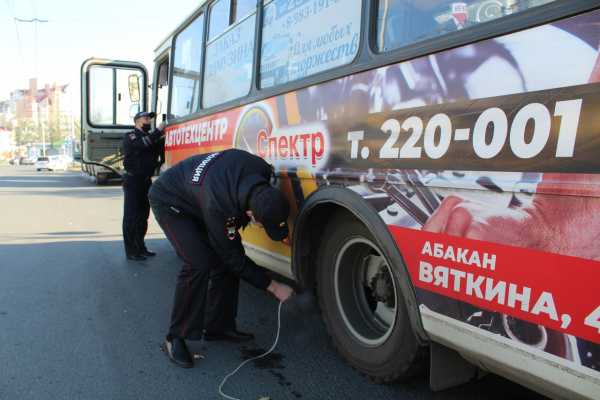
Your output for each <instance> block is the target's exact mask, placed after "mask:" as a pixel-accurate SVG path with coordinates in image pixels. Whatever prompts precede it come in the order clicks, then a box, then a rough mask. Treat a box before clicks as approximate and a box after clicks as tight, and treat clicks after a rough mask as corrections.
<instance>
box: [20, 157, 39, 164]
mask: <svg viewBox="0 0 600 400" xmlns="http://www.w3.org/2000/svg"><path fill="white" fill-rule="evenodd" d="M35 162H36V158H35V157H21V165H34V164H35Z"/></svg>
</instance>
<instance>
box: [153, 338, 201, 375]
mask: <svg viewBox="0 0 600 400" xmlns="http://www.w3.org/2000/svg"><path fill="white" fill-rule="evenodd" d="M160 349H161V350H162V351H164V352H165V354H166V355H167V357H169V360H171V361H172V362H173V363H175V365H177V366H178V367H181V368H192V367H193V366H194V360H193V358H192V355H191V354H190V351H189V350H188V348H187V345H186V344H185V340H183V339H181V338H177V337H174V338H170V339H169V338H167V339H165V341H164V342H163V344H162V345H161V346H160Z"/></svg>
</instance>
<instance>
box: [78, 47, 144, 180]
mask: <svg viewBox="0 0 600 400" xmlns="http://www.w3.org/2000/svg"><path fill="white" fill-rule="evenodd" d="M147 83H148V73H147V71H146V68H145V67H144V66H143V65H142V64H140V63H137V62H131V61H115V60H104V59H97V58H90V59H88V60H86V61H85V62H84V63H83V64H82V66H81V147H82V148H81V165H82V169H83V170H84V171H85V172H87V173H88V174H90V175H92V176H93V177H95V179H96V182H97V183H99V184H102V183H105V182H106V181H107V180H108V179H111V178H119V177H120V176H121V173H122V171H123V154H122V148H121V142H122V139H123V135H124V134H125V133H127V132H128V131H131V130H132V129H133V116H134V115H135V114H136V113H138V112H139V111H146V106H147V90H146V88H147V87H148V86H147Z"/></svg>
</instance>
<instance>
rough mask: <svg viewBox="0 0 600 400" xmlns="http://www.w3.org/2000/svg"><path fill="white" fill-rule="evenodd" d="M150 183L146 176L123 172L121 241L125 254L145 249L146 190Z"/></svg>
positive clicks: (147, 209) (148, 212)
mask: <svg viewBox="0 0 600 400" xmlns="http://www.w3.org/2000/svg"><path fill="white" fill-rule="evenodd" d="M151 185H152V180H151V179H150V177H148V176H135V175H131V174H125V176H124V177H123V193H124V196H125V202H124V208H123V242H124V244H125V253H126V254H127V255H136V254H141V253H142V252H143V251H145V250H146V245H145V243H144V237H145V236H146V232H147V231H148V217H149V216H150V203H149V201H148V191H149V190H150V186H151Z"/></svg>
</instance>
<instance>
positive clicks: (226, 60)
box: [202, 0, 256, 108]
mask: <svg viewBox="0 0 600 400" xmlns="http://www.w3.org/2000/svg"><path fill="white" fill-rule="evenodd" d="M222 1H223V0H222ZM255 23H256V11H254V13H253V14H251V15H250V16H249V17H247V18H246V19H244V20H242V21H241V22H239V23H237V24H236V25H234V26H233V27H232V28H231V29H230V30H228V31H227V32H225V33H224V34H222V35H221V36H219V37H217V38H216V39H214V40H213V41H212V42H209V43H208V44H207V46H206V65H205V71H204V86H203V87H204V90H203V91H204V93H203V95H202V99H203V105H204V107H207V108H208V107H212V106H216V105H218V104H222V103H225V102H227V101H229V100H233V99H237V98H240V97H242V96H245V95H247V94H248V93H249V92H250V87H251V84H252V64H253V61H254V36H255V35H254V28H255Z"/></svg>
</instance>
